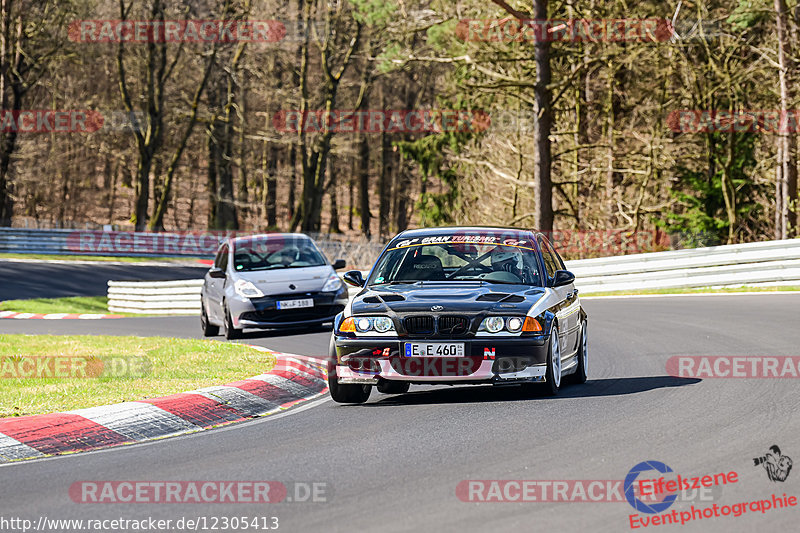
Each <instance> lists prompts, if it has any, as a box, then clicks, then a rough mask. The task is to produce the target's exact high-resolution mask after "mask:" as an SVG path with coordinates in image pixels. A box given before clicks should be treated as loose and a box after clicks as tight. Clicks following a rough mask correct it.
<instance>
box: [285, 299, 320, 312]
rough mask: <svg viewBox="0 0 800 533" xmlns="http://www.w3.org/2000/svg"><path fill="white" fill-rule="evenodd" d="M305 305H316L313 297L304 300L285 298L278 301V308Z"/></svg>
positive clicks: (294, 307) (297, 307)
mask: <svg viewBox="0 0 800 533" xmlns="http://www.w3.org/2000/svg"><path fill="white" fill-rule="evenodd" d="M304 307H314V299H313V298H305V299H302V300H283V301H281V302H278V309H281V310H282V309H302V308H304Z"/></svg>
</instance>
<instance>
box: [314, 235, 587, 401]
mask: <svg viewBox="0 0 800 533" xmlns="http://www.w3.org/2000/svg"><path fill="white" fill-rule="evenodd" d="M344 279H345V281H346V282H347V283H349V284H351V285H354V286H356V287H360V288H362V290H361V291H360V292H359V293H358V294H357V295H356V296H355V297H353V298H352V299H351V301H350V303H349V304H348V305H347V307H346V308H345V310H344V311H343V312H342V313H340V314H339V315H338V316H337V317H336V320H335V323H334V331H333V335H332V338H331V346H330V359H329V363H328V383H329V387H330V392H331V396H332V397H333V399H334V401H336V402H340V403H363V402H365V401H367V399H368V398H369V395H370V393H371V391H372V387H373V386H375V387H377V389H378V391H379V392H382V393H387V394H400V393H404V392H407V391H408V389H409V386H410V385H411V384H449V385H455V384H495V385H508V384H522V385H524V386H526V387H529V386H530V385H529V384H531V383H541V384H542V385H540V386H539V387H543V388H544V390H545V391H546V392H547V393H549V394H556V393H558V390H559V388H560V387H561V383H562V378H564V379H566V378H567V377H569V379H571V380H572V381H574V382H577V383H583V382H585V381H586V369H587V336H586V322H587V317H586V313H585V312H584V310H583V308H582V306H581V303H580V298H578V290H577V289H576V288H575V286H574V281H575V276H574V275H573V274H572V273H570V272H568V271H567V270H566V268H565V267H564V262H563V261H562V259H561V257H560V256H559V255H558V253H557V252H556V251H555V250H554V249H553V247H552V246H551V244H550V243H549V242H548V240H547V239H546V238H545V236H544V235H542V234H540V233H534V232H531V231H526V230H519V229H510V228H483V227H450V228H435V229H419V230H410V231H405V232H403V233H401V234H399V235H397V236H396V237H395V238H394V239H392V240H391V241H390V242H389V244H388V245H387V246H386V248H385V249H384V250H383V252H382V253H381V255H380V257H379V258H378V261H377V262H376V263H375V265H374V266H373V267H372V269H371V270H370V272H369V274H368V275H367V278H366V279H364V278H363V275H362V273H361V272H360V271H357V270H352V271H350V272H347V273H346V274H345V275H344Z"/></svg>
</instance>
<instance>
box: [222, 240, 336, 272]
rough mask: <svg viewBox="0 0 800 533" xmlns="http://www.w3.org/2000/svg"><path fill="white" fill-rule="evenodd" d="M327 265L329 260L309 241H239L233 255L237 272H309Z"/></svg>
mask: <svg viewBox="0 0 800 533" xmlns="http://www.w3.org/2000/svg"><path fill="white" fill-rule="evenodd" d="M325 264H327V261H326V260H325V257H324V256H323V255H322V253H320V251H319V250H318V249H317V247H316V246H315V245H314V243H313V242H312V241H310V240H308V239H297V238H288V237H271V238H268V239H246V240H243V241H237V242H236V245H235V248H234V254H233V267H234V269H235V270H236V272H254V271H257V270H277V269H284V268H305V267H315V266H322V265H325Z"/></svg>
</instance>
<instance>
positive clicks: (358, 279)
mask: <svg viewBox="0 0 800 533" xmlns="http://www.w3.org/2000/svg"><path fill="white" fill-rule="evenodd" d="M342 279H344V281H345V282H346V283H347V284H348V285H352V286H353V287H363V286H364V283H365V281H364V276H362V275H361V271H360V270H348V271H347V272H345V273H344V276H342Z"/></svg>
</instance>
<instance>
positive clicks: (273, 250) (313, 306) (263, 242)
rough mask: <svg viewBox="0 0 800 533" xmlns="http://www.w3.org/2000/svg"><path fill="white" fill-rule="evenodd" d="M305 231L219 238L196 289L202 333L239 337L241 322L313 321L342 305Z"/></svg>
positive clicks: (341, 289)
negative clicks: (221, 240) (300, 232)
mask: <svg viewBox="0 0 800 533" xmlns="http://www.w3.org/2000/svg"><path fill="white" fill-rule="evenodd" d="M345 266H346V265H345V262H344V261H343V260H338V261H336V262H335V263H333V265H331V264H330V263H329V262H328V260H327V259H326V258H325V255H324V254H323V253H322V252H321V251H320V250H319V248H318V247H317V245H316V244H315V243H314V241H313V240H311V238H310V237H308V236H307V235H303V234H298V233H291V234H288V233H274V234H265V235H253V236H248V237H239V238H236V239H229V240H227V241H225V242H223V243H222V244H221V245H220V247H219V250H218V251H217V256H216V258H215V260H214V265H213V267H212V268H211V269H210V270H209V271H208V272H207V273H206V275H205V278H204V283H203V288H202V291H201V307H202V310H201V317H200V320H201V325H202V328H203V334H204V335H205V336H206V337H211V336H214V335H218V334H219V331H220V328H223V329H224V333H225V337H226V338H228V339H235V338H239V337H241V334H242V330H244V329H245V328H260V329H267V328H284V327H298V326H318V325H321V324H324V323H325V322H333V319H334V318H335V317H336V315H337V314H338V313H340V312H341V311H342V310H343V309H344V307H345V306H346V305H347V300H348V298H347V289H346V288H345V286H344V284H343V283H342V280H341V279H340V278H339V276H338V275H337V274H336V270H339V269H342V268H344V267H345Z"/></svg>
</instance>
